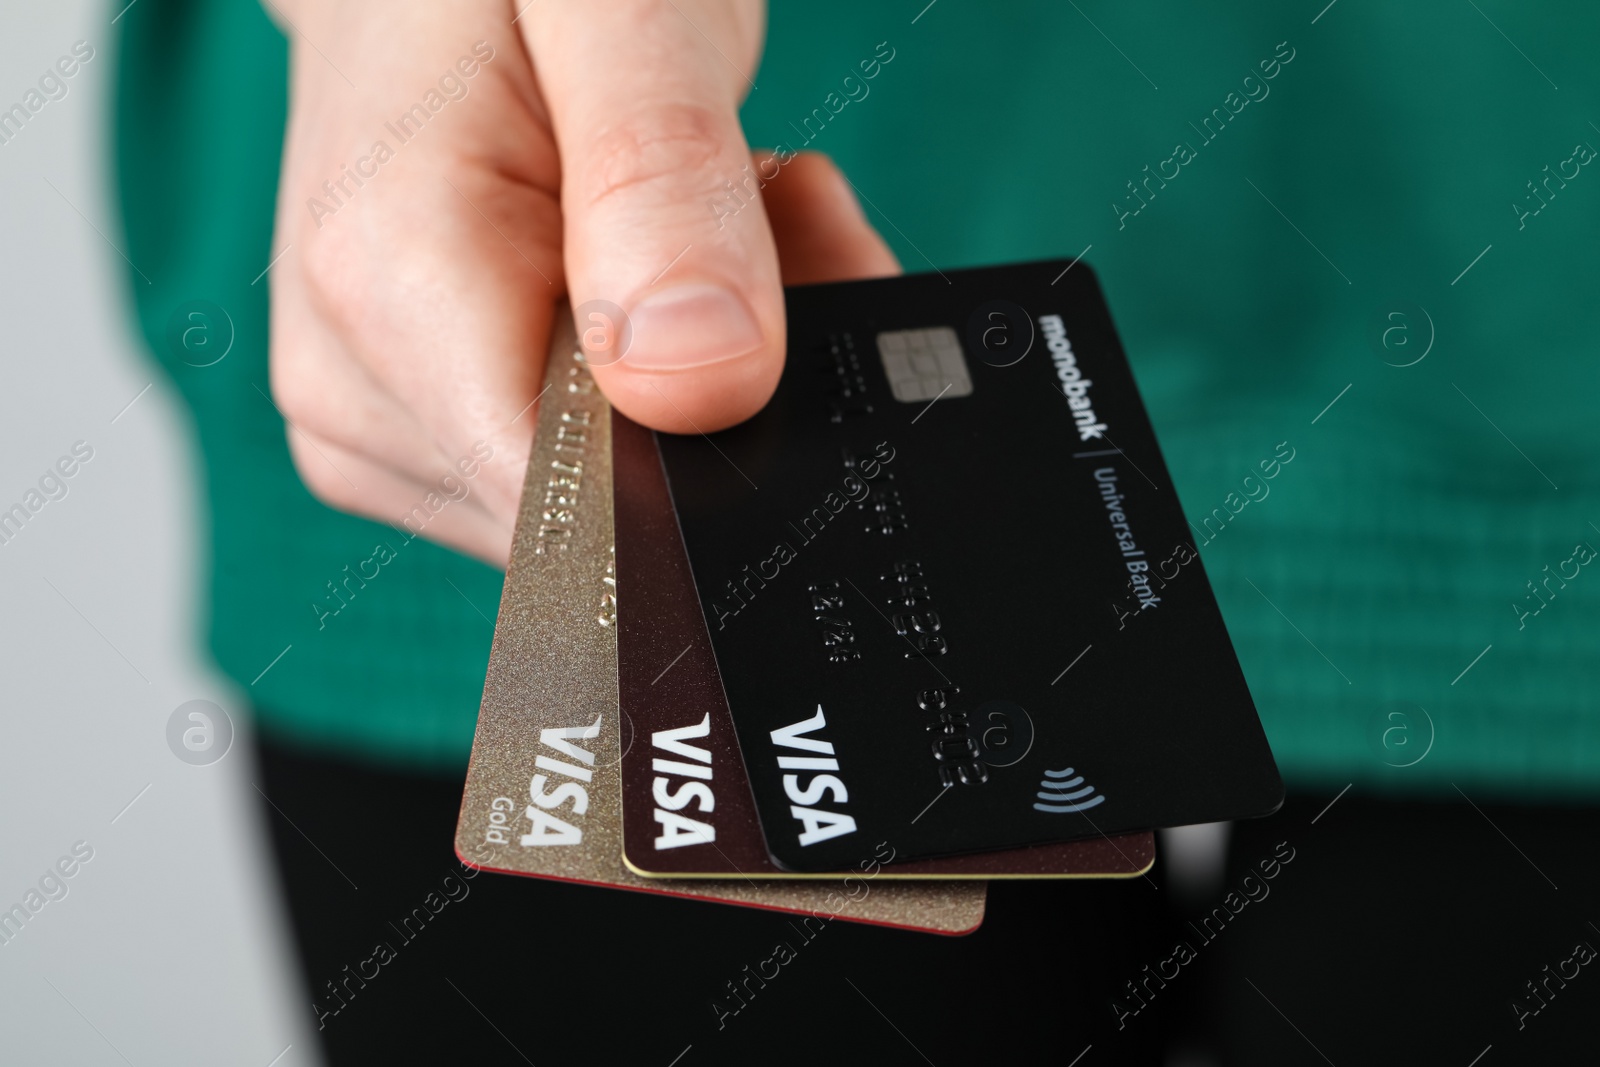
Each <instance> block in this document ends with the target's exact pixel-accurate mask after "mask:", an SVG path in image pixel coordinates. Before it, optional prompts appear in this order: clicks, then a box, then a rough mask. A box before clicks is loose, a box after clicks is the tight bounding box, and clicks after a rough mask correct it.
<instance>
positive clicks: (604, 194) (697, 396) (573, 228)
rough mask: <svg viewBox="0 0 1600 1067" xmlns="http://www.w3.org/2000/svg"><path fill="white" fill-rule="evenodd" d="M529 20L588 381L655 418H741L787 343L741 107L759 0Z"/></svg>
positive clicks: (576, 9) (555, 10) (630, 410)
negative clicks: (556, 160)
mask: <svg viewBox="0 0 1600 1067" xmlns="http://www.w3.org/2000/svg"><path fill="white" fill-rule="evenodd" d="M524 21H525V22H526V23H529V25H528V27H527V29H526V30H525V31H524V32H525V34H526V35H527V37H528V39H529V48H530V50H531V51H532V53H533V56H534V63H535V67H536V68H537V70H538V71H539V78H540V88H541V91H542V92H543V94H544V97H545V101H546V104H547V105H548V107H549V109H550V117H551V122H552V125H553V126H554V129H555V134H556V140H557V144H558V147H559V151H560V154H561V168H562V209H563V214H564V217H565V243H564V249H565V250H564V255H565V260H566V272H567V282H568V288H569V294H570V298H571V301H572V306H573V309H574V311H575V312H576V313H577V317H578V319H579V322H578V329H579V333H580V335H581V336H583V338H584V344H585V348H586V350H587V351H588V352H589V353H590V355H591V359H592V362H593V363H594V364H595V367H594V375H595V378H596V380H597V381H598V382H599V383H600V387H601V388H602V389H603V390H604V391H605V393H606V395H607V397H608V398H609V399H610V400H611V402H612V403H613V404H614V405H615V406H616V407H617V408H618V409H620V410H621V411H622V412H623V413H624V414H626V415H628V416H629V417H630V418H633V419H635V420H637V421H639V422H642V423H644V424H645V425H648V426H653V427H655V428H657V429H662V430H670V431H673V432H679V433H682V432H691V431H701V432H706V433H709V432H711V431H712V430H718V429H722V428H723V427H725V426H730V425H732V424H734V423H736V422H740V421H742V420H744V419H746V418H748V417H749V416H750V415H752V414H754V413H755V412H756V411H758V410H759V409H760V408H761V406H762V405H763V404H765V403H766V401H767V399H768V398H769V397H770V396H771V395H772V391H773V389H775V388H776V387H777V382H778V378H779V375H780V374H781V373H782V370H783V351H784V315H783V290H782V285H781V281H780V278H779V270H778V258H777V252H776V250H775V247H774V244H773V239H772V233H771V229H770V227H769V226H768V224H767V219H766V215H765V213H764V211H763V208H762V205H761V202H760V197H759V195H758V194H757V181H756V178H755V175H754V172H753V170H752V167H751V160H750V150H749V148H748V147H747V146H746V144H745V140H744V134H743V132H742V131H741V129H740V127H739V119H738V106H739V100H740V98H741V97H742V95H743V93H744V91H745V90H746V89H747V88H748V87H749V85H748V83H747V81H746V78H747V73H748V71H750V70H752V69H753V68H754V66H755V59H756V56H757V54H758V52H759V45H760V35H761V31H762V8H761V6H760V5H759V4H755V3H748V2H738V0H638V2H634V3H627V4H597V5H590V4H583V5H579V4H541V5H538V6H537V7H535V8H533V9H531V10H530V11H529V12H528V16H527V18H526V19H525V20H524ZM596 57H604V62H596ZM730 191H737V192H736V194H735V196H734V197H733V198H730V195H729V194H730ZM619 309H620V312H621V315H620V317H619V316H618V314H617V312H618V311H619ZM608 328H609V330H608Z"/></svg>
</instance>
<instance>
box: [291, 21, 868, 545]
mask: <svg viewBox="0 0 1600 1067" xmlns="http://www.w3.org/2000/svg"><path fill="white" fill-rule="evenodd" d="M265 2H266V6H267V9H268V11H269V13H270V14H273V15H274V17H276V18H277V19H278V21H279V24H280V25H281V26H282V27H283V28H284V29H285V32H286V33H288V35H289V36H290V39H291V41H292V43H293V48H292V57H291V81H290V89H291V115H290V122H289V129H288V133H287V136H286V140H285V149H284V159H283V169H282V175H281V180H280V187H279V202H278V212H277V232H276V234H275V236H274V239H273V248H274V250H275V251H281V252H282V258H281V259H279V260H278V261H277V263H276V265H275V266H274V267H273V268H272V270H271V273H270V283H271V285H272V324H271V325H272V350H271V379H272V391H273V394H274V396H275V397H276V401H277V404H278V406H279V407H280V409H281V410H282V412H283V414H284V416H285V418H286V420H287V421H288V422H289V423H290V425H291V428H290V430H289V444H290V451H291V454H292V455H293V458H294V461H295V465H296V467H297V468H298V470H299V472H300V475H301V477H302V478H303V479H304V481H305V482H306V484H307V486H308V487H309V488H310V489H311V491H312V492H313V493H314V494H316V495H317V496H318V497H319V498H321V499H322V500H324V501H325V502H326V503H328V504H330V505H331V506H333V507H337V508H341V509H343V510H347V511H352V512H355V513H357V514H361V515H366V516H369V517H372V518H376V519H379V520H382V521H388V522H391V523H395V524H396V525H399V524H400V523H401V522H402V521H404V520H405V518H406V517H407V516H408V515H409V516H416V517H418V518H414V519H413V521H411V522H406V526H407V527H408V528H409V529H411V530H412V531H413V532H420V533H421V534H422V536H425V537H428V538H430V539H432V540H436V541H439V542H441V543H444V544H447V545H450V546H452V547H454V548H457V549H460V550H461V551H464V552H467V553H470V554H472V555H475V556H478V557H479V558H481V559H484V560H486V561H489V562H491V563H495V564H497V565H501V566H503V565H504V563H505V560H506V558H507V556H508V554H509V549H510V543H511V534H512V530H513V527H514V524H515V518H516V510H517V503H518V498H519V496H520V493H521V489H522V480H523V472H524V468H525V467H526V463H527V457H528V452H529V448H530V444H531V439H532V430H533V425H534V421H535V419H536V418H537V414H538V407H537V405H534V401H535V399H536V398H537V397H538V395H539V390H540V389H541V387H542V383H543V379H544V365H545V358H546V346H547V343H548V340H549V336H550V331H551V323H552V318H553V314H554V311H555V308H556V305H557V302H558V301H560V300H561V299H562V298H564V297H567V298H569V299H570V300H571V303H572V305H573V306H574V307H581V306H582V305H583V304H584V303H585V302H587V301H591V300H605V301H610V302H611V303H613V304H616V305H619V306H620V307H622V308H623V309H625V310H626V313H627V315H628V318H629V321H630V324H631V330H632V340H631V345H630V347H629V348H628V349H627V351H626V353H625V355H624V357H623V358H622V359H621V360H619V361H617V362H615V363H611V364H608V365H597V366H595V368H594V375H595V378H596V379H597V380H598V382H599V384H600V386H601V388H602V389H603V390H604V391H605V393H606V395H607V397H608V398H609V399H610V400H611V402H612V403H613V404H614V405H615V406H616V407H617V408H618V409H619V410H621V411H622V412H624V413H625V414H627V415H629V416H630V417H632V418H634V419H636V420H638V421H640V422H642V423H644V424H646V425H649V426H653V427H655V428H657V429H662V430H668V431H674V432H693V431H696V430H698V431H703V432H711V431H713V430H717V429H721V428H723V427H726V426H729V425H732V424H734V423H737V422H739V421H742V420H743V419H745V418H747V417H749V416H750V415H751V414H753V413H755V412H756V411H757V410H759V409H760V407H761V406H762V405H763V404H764V403H765V402H766V400H767V398H768V397H769V396H770V395H771V393H772V390H773V389H774V388H775V387H776V384H777V380H778V376H779V374H780V372H781V370H782V365H783V357H784V313H783V294H782V285H784V284H793V283H796V282H806V281H820V280H826V279H834V278H845V277H864V276H872V275H878V274H886V273H893V272H895V271H896V270H897V269H898V268H897V266H896V264H895V261H894V258H893V256H892V255H891V254H890V253H889V251H888V249H887V248H886V247H885V245H884V244H883V242H882V240H881V239H880V238H879V237H878V235H877V234H876V232H875V231H873V229H872V227H871V226H870V224H869V223H868V222H867V221H866V218H865V217H864V215H863V214H862V213H861V211H860V209H859V207H858V206H857V204H856V202H855V199H854V196H853V195H852V193H851V190H850V188H849V186H848V184H847V183H846V182H845V181H844V180H843V177H842V176H841V175H840V174H839V173H838V171H837V170H836V169H835V168H834V167H833V166H832V164H831V163H829V162H827V161H826V160H825V159H824V158H822V157H820V156H816V155H812V154H802V155H799V156H794V157H792V158H791V159H790V160H789V161H788V162H786V163H785V164H784V165H783V166H781V167H776V164H775V163H771V162H769V163H767V164H766V166H765V168H764V169H763V170H762V173H763V174H772V172H773V171H774V169H777V171H778V173H777V176H776V177H775V178H772V179H771V180H770V181H769V182H768V183H767V187H766V189H765V191H764V192H763V193H762V195H761V196H760V197H758V198H755V199H754V200H752V201H751V202H750V203H749V204H748V206H746V207H743V208H741V209H740V210H739V212H738V213H737V214H736V215H733V216H732V217H723V218H721V219H719V218H718V217H717V212H715V211H713V210H711V209H710V207H709V205H710V203H711V202H712V201H717V200H721V199H723V197H724V195H725V193H726V183H728V182H730V181H733V182H738V181H740V180H741V178H743V177H744V175H745V171H744V168H745V167H746V166H747V165H750V164H751V156H750V150H749V148H748V146H747V145H746V144H745V141H744V137H743V134H742V132H741V130H740V127H739V123H738V117H737V108H738V105H739V102H740V100H741V99H742V97H743V94H744V92H745V91H746V90H747V89H748V88H749V85H748V82H747V79H748V78H749V77H750V76H751V75H752V73H753V71H754V68H755V65H756V61H757V58H758V54H759V50H760V43H761V38H762V33H763V28H764V26H763V23H764V8H763V6H762V5H761V4H760V3H758V2H754V0H629V2H622V0H615V2H606V3H584V4H581V5H580V4H578V3H576V2H565V0H534V2H533V3H531V4H529V5H528V6H527V7H526V8H525V9H523V11H522V14H521V15H520V16H518V15H517V13H516V11H515V10H514V9H513V8H512V6H511V5H510V3H508V2H504V0H451V2H443V0H437V2H433V3H429V4H425V5H424V4H417V5H392V4H385V3H380V2H378V0H338V2H333V0H265ZM517 2H518V3H521V2H523V0H517ZM761 158H766V157H765V156H763V157H761ZM780 261H781V266H780ZM485 451H491V456H490V458H489V459H487V460H483V458H482V457H483V454H484V452H485ZM468 471H471V474H470V475H468V474H467V472H468ZM446 479H449V480H448V481H447V480H446ZM462 487H466V488H467V490H468V491H466V492H465V494H464V495H461V496H459V497H458V495H457V494H458V493H460V492H461V491H462ZM430 495H431V499H432V500H433V501H436V502H437V501H441V500H448V501H449V504H448V506H441V507H439V508H438V509H437V510H435V509H433V508H431V507H429V506H421V507H419V505H423V503H424V501H427V500H429V499H430Z"/></svg>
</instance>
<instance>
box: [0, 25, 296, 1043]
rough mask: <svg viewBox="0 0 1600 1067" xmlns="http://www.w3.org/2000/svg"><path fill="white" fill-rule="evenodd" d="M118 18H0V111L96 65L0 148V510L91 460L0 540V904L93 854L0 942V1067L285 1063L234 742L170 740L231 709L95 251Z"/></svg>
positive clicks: (150, 401) (159, 392)
mask: <svg viewBox="0 0 1600 1067" xmlns="http://www.w3.org/2000/svg"><path fill="white" fill-rule="evenodd" d="M119 8H120V4H119V5H116V6H109V7H108V6H107V5H105V4H101V3H98V2H84V0H65V2H57V3H50V4H27V5H23V4H17V3H11V4H7V5H6V11H5V14H4V15H3V16H0V107H9V106H10V105H11V104H13V103H15V102H18V101H20V100H21V98H22V96H23V94H24V93H26V92H27V90H28V89H29V88H31V87H33V86H34V85H35V84H36V83H37V80H38V78H39V76H40V74H42V73H43V72H44V71H45V69H46V68H47V67H49V66H50V65H51V64H52V63H54V61H55V60H56V59H57V58H58V57H59V56H62V55H65V54H67V53H68V52H69V50H70V49H71V46H72V44H73V43H74V42H76V41H78V40H86V41H88V42H89V43H90V44H92V45H93V46H94V48H95V53H96V54H95V57H94V59H93V60H91V61H90V62H89V63H88V64H86V65H85V66H84V68H83V70H82V71H80V72H79V73H78V74H77V75H76V76H75V77H73V78H72V79H71V80H70V81H69V82H68V85H69V86H70V89H69V92H68V94H67V96H66V97H65V98H64V99H61V100H56V101H52V102H50V103H48V104H47V105H46V106H45V107H44V108H43V109H42V110H41V111H40V112H39V113H38V114H37V115H35V116H34V117H33V118H32V120H31V121H29V122H28V124H27V125H26V127H25V128H24V130H23V132H22V133H21V134H20V135H19V136H17V137H16V138H14V139H13V140H12V141H11V142H9V143H7V144H4V145H0V346H3V363H0V366H3V368H4V370H3V379H0V381H3V386H0V508H9V507H10V505H11V504H13V503H16V502H19V501H20V500H21V499H22V496H23V494H24V493H26V492H27V490H28V489H29V488H31V487H33V486H34V485H35V484H36V483H37V481H38V479H39V476H40V475H41V474H42V473H44V471H45V469H46V468H47V467H49V466H50V465H51V464H53V463H54V462H55V461H56V460H57V459H58V458H59V457H61V456H63V455H65V454H67V452H68V450H69V449H70V447H71V446H72V443H73V442H74V441H78V440H84V441H87V442H88V443H89V444H90V445H91V446H93V448H94V458H93V459H92V460H91V461H90V462H89V463H88V464H86V465H85V466H84V467H83V468H82V469H81V470H80V471H79V473H78V474H77V475H76V476H74V477H73V478H71V479H70V480H69V481H68V485H69V492H68V494H67V496H66V497H65V498H63V499H60V500H55V501H52V502H50V503H48V504H47V505H46V506H45V507H44V508H43V509H42V510H41V511H40V512H39V513H38V514H37V515H35V516H33V518H32V519H31V520H30V521H29V522H28V524H27V525H26V526H25V527H24V529H23V530H22V532H21V533H20V534H19V535H18V536H16V537H15V538H14V539H13V540H12V541H11V542H10V543H8V544H4V545H0V668H3V675H0V715H3V718H0V722H3V725H4V733H3V739H0V909H5V908H9V907H10V906H11V905H12V904H14V903H17V902H19V901H20V900H21V899H22V897H23V895H24V894H25V893H26V892H27V891H28V889H29V888H30V887H32V886H34V885H36V884H37V882H38V879H39V877H40V875H41V874H43V873H44V872H45V870H46V868H48V867H49V866H50V865H51V864H53V863H54V862H55V861H56V859H57V858H58V857H60V856H62V855H64V854H66V853H67V852H68V851H69V850H70V848H71V846H72V844H73V843H74V842H76V841H80V840H83V841H87V842H88V843H89V844H90V845H91V846H92V847H93V848H94V858H93V860H92V861H90V862H89V863H88V864H86V865H84V866H83V867H82V868H81V869H80V870H79V872H78V873H77V874H76V875H75V876H74V877H73V878H71V879H70V880H68V881H67V886H68V890H69V891H68V894H67V896H66V897H65V898H63V899H60V900H57V901H54V902H51V903H49V904H47V905H46V906H45V907H44V908H43V909H42V910H41V911H40V912H39V913H38V914H37V915H35V916H34V917H33V918H32V920H31V921H29V922H28V924H27V925H26V926H25V927H24V928H23V930H22V932H21V933H20V934H19V935H18V936H16V937H15V938H14V939H13V940H12V941H11V942H10V943H9V944H5V945H0V1005H3V1006H4V1007H3V1008H0V1062H4V1063H51V1064H56V1063H63V1064H80V1063H81V1064H118V1063H124V1062H127V1063H131V1064H136V1065H139V1067H143V1065H146V1064H151V1065H155V1064H163V1065H165V1064H187V1063H194V1064H202V1063H203V1064H220V1063H237V1064H250V1065H256V1067H267V1065H268V1064H275V1067H303V1065H307V1064H311V1063H314V1062H316V1058H315V1056H314V1052H313V1044H312V1038H311V1034H310V1030H309V1028H310V1026H311V1025H313V1017H312V1015H311V1012H310V1006H309V1004H307V1003H304V994H303V993H302V992H300V991H299V990H297V989H296V988H294V986H293V985H292V984H291V970H290V966H291V965H290V961H289V960H288V958H287V957H286V956H285V955H284V951H283V946H284V945H285V944H287V941H286V934H287V925H286V919H285V916H284V915H283V914H282V912H281V906H280V905H279V903H278V902H277V900H276V899H275V896H274V893H273V892H272V885H271V882H270V880H269V879H270V877H271V872H270V868H269V867H268V865H267V862H266V858H267V857H266V854H265V851H264V847H265V843H264V840H263V838H262V831H263V827H262V824H261V821H260V818H259V815H258V812H257V808H258V805H259V800H258V798H257V796H256V793H255V791H254V787H253V786H252V785H251V782H250V775H251V770H250V759H249V749H248V746H249V742H250V739H249V736H248V734H246V733H243V732H242V731H236V737H235V740H234V745H233V748H232V749H231V750H230V751H229V752H228V754H227V755H226V756H225V757H224V758H223V759H222V760H220V761H219V762H217V763H214V764H212V765H210V766H190V765H187V764H185V763H183V762H181V761H180V760H178V759H177V758H176V757H175V756H174V755H173V754H172V752H171V751H170V750H169V749H168V747H167V741H166V736H165V731H166V723H167V719H168V717H169V716H170V715H171V713H172V711H173V710H174V709H175V708H177V707H178V706H179V705H180V704H183V703H185V702H187V701H189V700H193V699H205V700H210V701H214V702H215V703H217V704H218V705H221V706H222V707H223V708H224V709H227V710H228V711H229V712H230V713H233V715H234V716H235V724H236V726H242V724H240V723H239V722H238V711H239V709H241V708H242V707H243V706H244V702H243V700H242V699H241V695H240V694H239V693H238V692H236V691H234V690H233V689H232V688H231V686H230V684H229V683H228V682H226V681H225V680H223V679H222V678H221V677H220V676H219V675H217V674H216V673H215V672H214V671H213V670H212V669H210V668H209V666H208V665H207V664H206V663H205V662H204V660H203V658H202V655H201V652H200V647H201V642H200V634H201V625H202V622H201V619H200V618H199V613H198V610H197V607H198V604H199V603H200V600H201V593H202V592H203V591H202V590H201V589H199V588H197V584H196V583H197V578H198V576H199V573H200V571H199V568H197V566H196V563H197V562H200V561H199V560H197V558H196V557H197V553H198V552H200V551H202V550H203V548H202V546H203V544H204V539H203V536H202V535H203V533H204V530H203V527H202V524H203V523H204V521H205V515H204V513H203V511H202V510H201V509H200V508H199V507H198V506H197V504H198V501H197V500H196V495H195V478H194V458H193V445H192V433H193V431H192V427H191V426H190V424H189V421H188V418H187V413H186V412H185V411H184V410H183V409H182V408H181V406H180V405H179V404H178V402H177V401H176V399H175V398H174V396H173V394H172V392H171V390H169V389H168V388H167V385H166V383H165V381H164V380H162V379H159V378H157V376H156V372H155V370H154V368H153V367H152V366H150V365H149V364H148V363H147V362H146V361H145V360H144V358H143V356H142V354H141V352H140V351H139V347H138V344H139V342H138V341H137V340H136V339H135V337H134V336H133V333H132V328H131V317H130V310H129V303H128V299H127V296H126V293H125V291H124V284H125V283H124V277H125V272H126V267H125V265H124V263H123V261H122V258H121V253H120V252H118V251H117V250H116V248H115V247H113V243H115V244H116V245H120V244H121V243H122V242H121V238H120V235H119V234H118V232H117V231H118V227H117V224H116V214H115V207H114V205H113V204H112V202H111V197H110V186H109V180H108V171H107V166H108V148H109V134H108V129H107V118H108V103H109V99H108V93H109V86H110V79H111V76H112V74H113V70H114V64H115V61H116V57H115V49H114V41H115V37H116V27H115V26H113V25H112V24H111V19H112V17H113V16H115V15H116V14H117V11H118V9H119ZM50 183H53V184H54V186H55V188H54V189H52V188H51V184H50ZM56 190H59V193H58V192H57V191H56ZM79 212H81V213H82V214H81V215H80V214H79ZM97 228H98V230H99V231H100V232H97ZM151 383H154V386H153V388H151V389H150V390H149V391H148V392H145V393H144V394H143V396H140V397H139V399H138V401H137V402H136V403H134V404H133V405H132V407H130V408H128V409H127V410H126V411H125V412H122V409H123V408H124V406H125V405H127V404H128V402H129V401H130V400H132V399H133V398H134V397H135V396H137V395H138V394H139V393H140V391H141V390H143V389H144V388H145V386H146V385H149V384H151ZM119 412H122V414H121V415H120V416H119V415H118V413H119ZM113 419H115V420H116V421H115V422H113V421H112V420H113ZM52 584H53V585H54V587H55V588H54V589H52V588H51V586H52ZM147 787H148V788H147ZM135 797H137V798H138V799H137V801H135V802H134V803H133V804H132V805H131V806H128V805H129V802H130V801H134V798H135ZM124 809H126V810H124ZM113 820H115V821H113ZM274 1057H277V1059H276V1060H275V1059H274Z"/></svg>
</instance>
